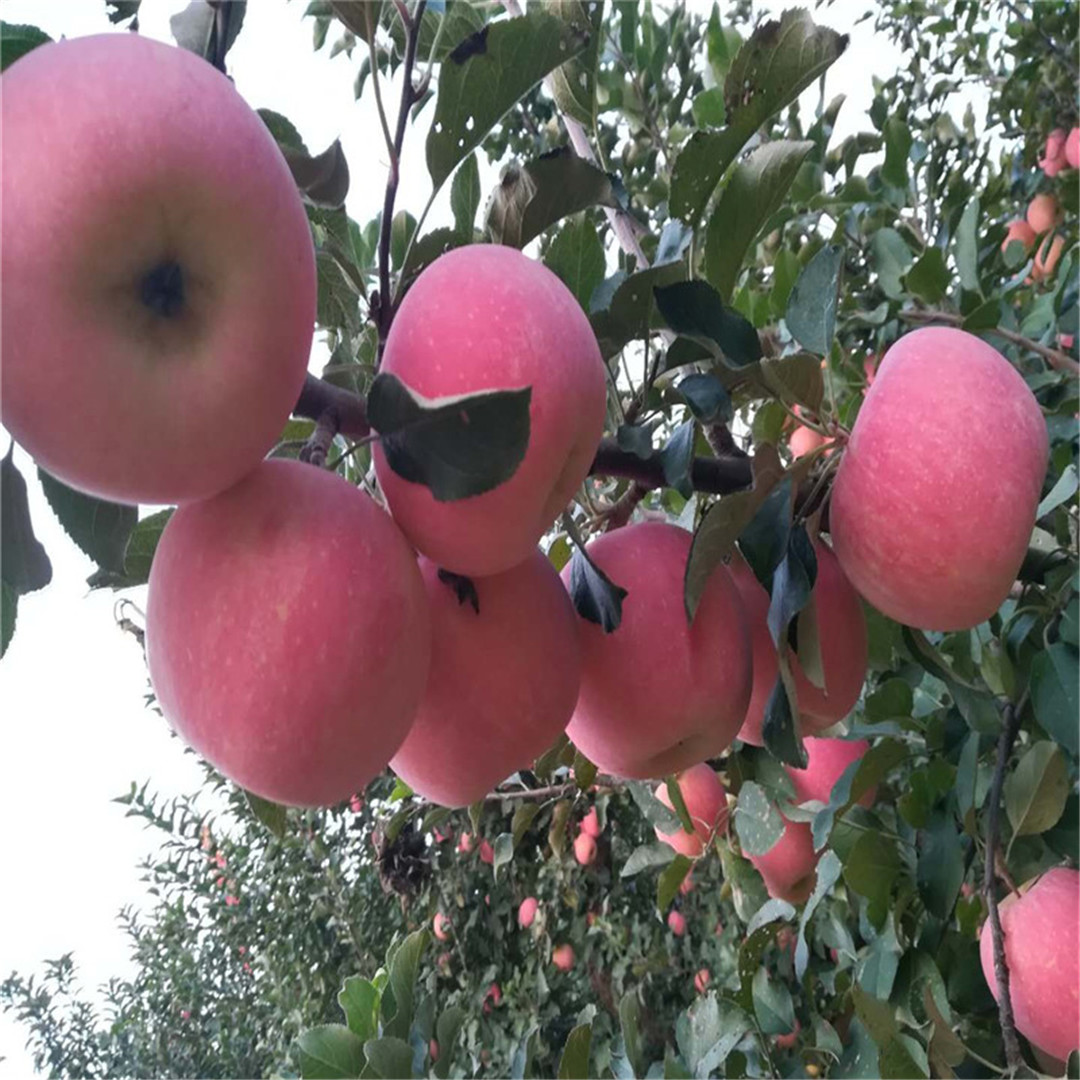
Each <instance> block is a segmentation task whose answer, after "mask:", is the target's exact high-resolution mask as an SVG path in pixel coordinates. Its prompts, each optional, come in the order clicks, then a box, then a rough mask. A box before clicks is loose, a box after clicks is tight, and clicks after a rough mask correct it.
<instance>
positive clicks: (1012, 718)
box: [983, 702, 1024, 1072]
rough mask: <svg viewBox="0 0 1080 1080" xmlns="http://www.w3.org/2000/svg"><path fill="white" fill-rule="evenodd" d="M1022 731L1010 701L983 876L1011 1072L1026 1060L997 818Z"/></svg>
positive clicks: (996, 771)
mask: <svg viewBox="0 0 1080 1080" xmlns="http://www.w3.org/2000/svg"><path fill="white" fill-rule="evenodd" d="M1019 728H1020V706H1016V705H1013V704H1012V703H1011V702H1010V703H1009V704H1008V705H1006V706H1005V709H1004V713H1003V715H1002V724H1001V738H1000V739H999V740H998V748H997V764H996V765H995V766H994V779H993V781H992V783H991V785H990V794H989V813H988V816H987V822H986V869H985V872H984V875H983V892H984V894H985V896H986V904H987V907H988V908H989V909H990V933H991V938H992V940H993V946H994V980H995V982H996V983H997V999H998V1016H999V1017H1000V1019H1001V1036H1002V1040H1003V1042H1004V1044H1005V1062H1006V1064H1007V1065H1008V1067H1009V1070H1010V1071H1011V1072H1015V1071H1016V1070H1017V1069H1020V1068H1021V1067H1022V1066H1023V1064H1024V1059H1023V1057H1022V1056H1021V1054H1020V1043H1019V1041H1018V1040H1017V1038H1016V1021H1015V1020H1014V1019H1013V1009H1012V999H1011V998H1010V997H1009V965H1008V964H1007V963H1006V960H1005V937H1004V934H1003V932H1002V929H1001V915H1000V913H999V912H998V903H997V893H996V889H995V882H994V877H995V864H996V861H997V850H998V830H999V824H998V815H999V811H1000V809H1001V789H1002V787H1003V785H1004V783H1005V767H1006V765H1007V764H1008V762H1009V756H1010V755H1011V754H1012V748H1013V743H1014V742H1015V741H1016V734H1017V731H1018V730H1019Z"/></svg>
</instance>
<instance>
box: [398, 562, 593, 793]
mask: <svg viewBox="0 0 1080 1080" xmlns="http://www.w3.org/2000/svg"><path fill="white" fill-rule="evenodd" d="M420 569H421V573H422V574H423V577H424V584H425V586H426V588H427V594H428V599H429V601H430V605H431V631H432V633H431V640H432V649H431V673H430V674H429V675H428V682H427V689H426V690H425V692H424V698H423V701H422V702H421V704H420V710H419V712H418V713H417V716H416V722H415V723H414V724H413V727H412V730H411V731H410V732H409V735H408V738H406V740H405V742H404V744H403V745H402V747H401V749H400V750H399V751H398V752H397V754H396V755H395V756H394V759H393V761H391V762H390V765H391V767H392V768H393V770H394V771H395V772H396V773H397V774H398V776H400V777H401V778H402V780H404V781H405V782H406V783H407V784H408V785H409V786H410V787H411V788H412V789H413V790H414V791H416V792H418V793H419V794H421V795H423V796H424V798H425V799H430V800H431V801H432V802H436V803H440V804H442V805H443V806H451V807H457V806H468V805H469V804H470V803H473V802H475V801H476V800H477V799H479V798H482V797H483V796H484V795H485V794H486V793H487V792H489V791H490V790H491V789H492V788H493V787H494V786H495V785H496V784H498V783H499V782H500V781H502V780H505V779H506V778H507V777H508V776H509V775H510V774H511V773H512V772H514V771H516V770H517V769H522V768H525V767H526V766H528V765H530V764H532V762H533V760H534V759H535V758H536V756H537V755H538V754H541V753H543V752H544V750H546V749H547V748H548V747H549V746H550V745H551V744H552V743H553V742H554V741H555V739H556V738H558V736H559V735H560V734H561V732H562V731H563V730H564V729H565V728H566V725H567V723H568V722H569V720H570V716H571V714H572V713H573V711H574V703H575V702H576V701H577V695H578V686H579V685H580V680H581V662H580V660H579V658H578V632H577V619H576V617H575V615H574V609H573V606H572V605H571V603H570V598H569V597H568V596H567V595H566V590H565V589H564V588H563V586H562V582H561V581H560V580H559V575H558V574H557V573H556V572H555V569H554V567H553V566H552V565H551V563H550V562H549V561H548V560H547V559H546V558H545V557H544V555H543V553H542V552H540V551H539V550H538V549H536V548H533V550H532V553H531V554H530V555H529V557H528V558H526V560H525V561H524V562H523V563H521V564H520V565H519V566H515V567H514V568H513V569H511V570H507V571H506V572H505V573H502V574H496V575H495V576H493V577H484V578H475V579H473V588H474V589H475V590H476V599H477V605H478V607H479V611H477V610H476V608H474V607H473V605H472V603H471V602H470V600H469V599H464V600H459V599H458V594H457V591H456V589H455V587H454V584H453V583H452V582H451V583H447V582H445V581H443V580H441V579H440V577H439V571H438V568H437V567H436V566H435V564H434V563H432V562H430V561H429V560H427V559H422V560H421V567H420Z"/></svg>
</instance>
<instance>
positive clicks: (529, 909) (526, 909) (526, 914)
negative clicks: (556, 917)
mask: <svg viewBox="0 0 1080 1080" xmlns="http://www.w3.org/2000/svg"><path fill="white" fill-rule="evenodd" d="M539 907H540V904H539V902H538V901H537V899H536V897H535V896H526V897H525V899H524V900H522V901H521V906H520V907H519V908H518V915H517V920H518V926H520V927H521V929H522V930H528V929H529V927H530V926H532V924H533V920H534V919H535V918H536V912H537V909H538V908H539Z"/></svg>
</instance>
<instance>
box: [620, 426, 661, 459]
mask: <svg viewBox="0 0 1080 1080" xmlns="http://www.w3.org/2000/svg"><path fill="white" fill-rule="evenodd" d="M615 441H616V442H617V443H618V444H619V449H620V450H629V451H630V453H631V454H636V455H637V456H638V457H639V458H641V459H642V460H643V461H644V460H645V459H646V458H648V457H649V456H650V455H651V454H652V449H653V445H652V426H651V425H648V426H646V425H641V424H620V425H619V430H618V431H616V433H615Z"/></svg>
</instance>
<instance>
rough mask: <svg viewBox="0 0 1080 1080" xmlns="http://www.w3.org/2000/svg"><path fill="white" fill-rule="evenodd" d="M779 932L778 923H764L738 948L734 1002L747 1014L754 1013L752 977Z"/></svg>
mask: <svg viewBox="0 0 1080 1080" xmlns="http://www.w3.org/2000/svg"><path fill="white" fill-rule="evenodd" d="M779 930H780V925H779V923H777V922H770V923H766V924H765V925H764V926H762V927H760V928H759V929H757V930H755V931H754V932H753V933H752V934H748V935H747V937H746V940H745V941H744V942H743V943H742V944H741V945H740V946H739V956H738V962H737V970H738V974H739V989H738V991H737V992H736V994H735V1000H736V1001H737V1002H738V1004H739V1005H741V1006H742V1007H743V1008H744V1009H745V1010H746V1011H747V1012H748V1013H752V1012H753V1011H754V990H753V985H754V976H755V975H756V974H757V973H758V970H759V969H760V968H761V958H762V956H764V955H765V950H766V949H767V948H768V947H769V946H770V945H771V944H772V943H773V941H774V939H775V938H776V935H777V932H778V931H779Z"/></svg>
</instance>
